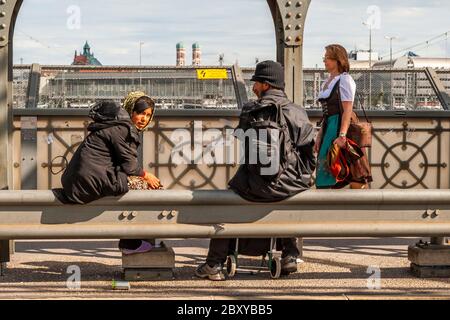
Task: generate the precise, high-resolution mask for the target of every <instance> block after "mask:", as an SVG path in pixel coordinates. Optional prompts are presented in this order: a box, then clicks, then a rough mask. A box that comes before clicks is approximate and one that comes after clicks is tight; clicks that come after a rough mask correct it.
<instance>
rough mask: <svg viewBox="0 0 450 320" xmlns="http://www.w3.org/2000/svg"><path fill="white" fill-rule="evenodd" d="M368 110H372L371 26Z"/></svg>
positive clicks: (370, 37) (370, 38) (370, 30)
mask: <svg viewBox="0 0 450 320" xmlns="http://www.w3.org/2000/svg"><path fill="white" fill-rule="evenodd" d="M369 68H370V70H369V109H370V108H372V26H371V25H370V26H369Z"/></svg>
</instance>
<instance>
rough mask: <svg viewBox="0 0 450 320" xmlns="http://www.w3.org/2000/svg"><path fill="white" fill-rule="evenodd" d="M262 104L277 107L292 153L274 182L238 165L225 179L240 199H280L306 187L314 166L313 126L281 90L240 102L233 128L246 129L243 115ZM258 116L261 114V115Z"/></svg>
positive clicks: (259, 200) (271, 200)
mask: <svg viewBox="0 0 450 320" xmlns="http://www.w3.org/2000/svg"><path fill="white" fill-rule="evenodd" d="M265 105H275V106H276V107H277V108H281V110H282V112H283V115H284V118H285V119H286V122H287V126H288V129H289V136H290V139H291V142H292V143H293V146H294V147H295V149H294V150H295V151H296V152H295V153H296V154H295V156H293V157H289V163H288V166H287V168H286V169H285V170H284V171H283V172H282V173H281V175H280V177H279V179H277V180H274V181H269V182H268V181H267V180H265V179H264V177H261V176H260V175H258V174H255V173H252V172H251V171H250V170H249V167H248V166H247V165H246V164H242V165H241V166H240V167H239V169H238V171H237V173H236V175H235V176H234V177H233V178H232V179H231V181H230V182H229V187H230V188H231V189H232V190H234V191H235V192H236V193H238V194H239V195H240V196H241V197H243V198H244V199H246V200H249V201H255V202H275V201H281V200H284V199H286V198H289V197H291V196H293V195H295V194H297V193H299V192H302V191H305V190H307V189H309V188H310V187H311V183H312V181H311V178H312V174H313V172H314V170H315V167H316V159H315V156H314V151H313V150H314V138H315V130H314V126H313V125H312V124H311V122H310V121H309V118H308V115H307V113H306V111H305V109H304V108H302V107H301V106H298V105H296V104H294V103H292V102H291V101H289V99H288V98H287V96H286V94H285V93H284V92H283V91H281V90H278V89H270V90H269V91H267V92H265V93H264V95H263V96H262V98H261V99H259V100H258V101H256V102H249V103H247V104H246V105H244V107H243V110H242V114H241V121H240V123H239V126H238V127H237V129H239V128H240V129H243V130H244V131H245V130H247V129H248V128H249V127H250V125H249V123H248V122H247V117H246V116H245V114H248V113H249V112H250V111H251V110H255V109H259V108H261V106H265ZM260 116H261V117H264V115H260Z"/></svg>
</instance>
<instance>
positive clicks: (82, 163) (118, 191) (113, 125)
mask: <svg viewBox="0 0 450 320" xmlns="http://www.w3.org/2000/svg"><path fill="white" fill-rule="evenodd" d="M154 109H155V103H154V102H153V100H152V99H151V98H150V97H148V96H147V95H145V93H143V92H132V93H130V94H129V95H128V96H127V97H126V98H125V101H124V103H123V108H121V107H120V106H119V105H118V104H116V103H115V102H113V101H106V102H100V103H98V104H96V105H95V106H94V107H93V108H92V109H91V111H90V114H89V116H90V117H91V118H92V119H93V120H94V122H92V123H90V124H89V126H88V131H89V135H88V136H87V137H86V139H85V140H84V141H83V143H82V144H81V145H80V147H79V148H78V149H77V151H76V152H75V154H74V156H73V158H72V159H71V161H70V162H69V164H68V166H67V168H66V170H65V172H64V173H63V175H62V178H61V182H62V186H63V192H62V193H59V198H60V199H61V200H62V201H63V202H65V203H76V204H85V203H89V202H91V201H94V200H98V199H100V198H102V197H105V196H119V195H122V194H125V193H126V192H128V191H129V190H130V185H132V184H133V183H131V182H132V180H133V179H136V178H137V177H139V178H137V179H140V180H141V181H142V183H143V184H145V185H148V188H149V189H159V188H160V187H161V184H160V181H159V179H158V178H156V177H155V176H154V175H152V174H151V173H149V172H146V171H145V170H143V168H142V166H141V165H140V164H139V161H138V147H139V145H140V144H141V138H140V132H141V131H143V130H144V129H145V128H147V126H148V125H149V124H150V122H151V121H152V119H153V114H154ZM56 194H57V195H58V193H56ZM119 247H120V248H121V249H122V251H123V252H124V253H125V254H130V253H135V252H146V251H149V250H151V248H152V246H151V244H150V243H148V242H146V241H141V240H121V241H120V243H119Z"/></svg>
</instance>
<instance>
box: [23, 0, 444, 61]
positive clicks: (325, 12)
mask: <svg viewBox="0 0 450 320" xmlns="http://www.w3.org/2000/svg"><path fill="white" fill-rule="evenodd" d="M370 5H377V6H378V7H379V8H380V13H381V29H380V30H375V31H374V34H373V48H374V51H379V52H380V53H382V54H383V53H387V51H388V49H389V48H388V42H387V41H386V40H385V39H384V36H385V35H394V36H398V37H399V39H398V40H397V41H396V43H395V46H396V48H397V49H398V48H402V47H407V46H410V45H413V44H415V43H418V42H421V41H425V40H427V39H429V38H431V37H433V36H435V35H437V34H439V33H442V32H445V31H449V30H450V25H449V23H448V17H447V15H448V12H449V11H450V1H433V0H429V1H420V0H389V1H388V0H346V1H335V0H312V3H311V6H310V12H309V14H308V18H307V24H306V27H305V49H304V51H305V54H304V63H305V65H306V66H314V65H315V64H319V65H321V64H322V61H321V59H322V56H323V48H324V47H325V46H326V45H327V44H329V43H336V42H338V43H341V44H343V45H344V46H345V47H347V48H348V49H353V48H355V47H356V48H359V49H367V48H368V43H369V34H368V30H367V29H366V28H365V27H364V26H363V25H362V21H364V20H366V19H367V8H368V7H369V6H370ZM70 6H78V7H79V9H80V12H81V15H80V17H79V18H80V23H81V24H80V26H81V28H80V29H75V30H70V29H68V28H67V20H68V19H69V17H71V15H70V13H68V12H67V8H68V7H70ZM423 26H426V28H424V27H423ZM17 29H18V30H20V31H22V32H24V33H25V34H26V35H29V36H31V38H33V39H37V40H38V41H35V40H32V39H31V38H30V37H27V36H25V35H24V34H21V32H16V36H15V51H14V54H15V56H14V61H15V62H18V61H19V59H20V58H23V59H24V62H25V63H32V62H39V63H42V64H69V63H71V61H72V58H73V53H74V51H75V50H78V51H79V50H80V49H82V46H83V44H84V42H85V41H86V40H88V41H89V43H90V44H91V47H92V50H93V51H94V52H95V55H96V57H97V58H98V59H99V60H100V61H101V62H102V63H103V64H110V65H113V64H137V63H138V62H139V42H140V41H143V42H145V46H144V47H143V63H144V64H154V65H173V64H174V63H175V44H176V43H177V42H179V41H183V42H184V43H185V45H186V47H187V55H188V57H190V45H191V44H192V43H193V42H199V43H200V45H201V47H202V51H203V53H204V55H203V63H204V64H217V63H218V56H219V54H220V53H224V54H225V62H226V63H228V64H229V63H233V62H235V60H236V59H239V62H240V64H241V65H244V66H251V65H254V61H255V57H258V58H259V59H260V60H265V59H275V58H276V50H275V32H274V28H273V22H272V18H271V14H270V11H269V8H268V6H267V3H266V1H265V0H228V1H219V0H190V1H188V0H171V1H167V0H151V1H145V0H128V1H122V0H109V1H108V0H93V1H89V0H27V1H24V4H23V6H22V9H21V12H20V15H19V19H18V21H17ZM443 48H445V46H442V44H441V45H436V46H433V47H430V48H429V49H428V50H427V52H426V53H427V54H429V55H434V56H438V55H445V54H446V52H445V51H446V50H445V49H443ZM447 54H448V53H447Z"/></svg>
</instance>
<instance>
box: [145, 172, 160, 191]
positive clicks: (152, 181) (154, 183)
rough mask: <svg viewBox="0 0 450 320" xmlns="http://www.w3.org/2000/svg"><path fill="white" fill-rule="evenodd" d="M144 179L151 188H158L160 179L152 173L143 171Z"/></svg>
mask: <svg viewBox="0 0 450 320" xmlns="http://www.w3.org/2000/svg"><path fill="white" fill-rule="evenodd" d="M144 180H145V181H147V183H148V185H149V186H150V188H152V189H154V190H155V189H160V188H161V187H162V186H161V181H159V179H158V178H157V177H155V176H154V175H152V174H151V173H149V172H146V173H145V177H144Z"/></svg>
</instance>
